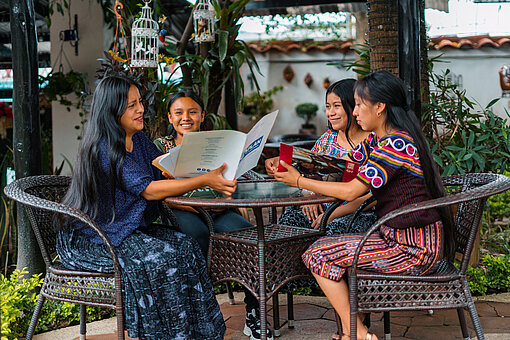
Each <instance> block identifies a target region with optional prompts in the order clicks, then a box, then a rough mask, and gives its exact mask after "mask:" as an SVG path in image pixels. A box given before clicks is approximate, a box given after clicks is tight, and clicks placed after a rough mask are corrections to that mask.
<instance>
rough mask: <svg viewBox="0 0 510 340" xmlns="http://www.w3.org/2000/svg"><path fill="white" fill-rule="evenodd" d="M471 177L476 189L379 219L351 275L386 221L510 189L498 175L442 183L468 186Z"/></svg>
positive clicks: (460, 177)
mask: <svg viewBox="0 0 510 340" xmlns="http://www.w3.org/2000/svg"><path fill="white" fill-rule="evenodd" d="M470 175H471V176H473V177H474V180H473V181H472V182H471V183H469V184H470V185H479V186H478V187H473V188H471V189H469V190H466V191H463V192H460V193H456V194H453V195H447V196H444V197H440V198H435V199H431V200H428V201H424V202H420V203H414V204H409V205H406V206H404V207H402V208H399V209H396V210H393V211H391V212H389V213H387V214H386V215H384V216H383V217H381V218H380V219H379V220H377V222H376V223H375V224H374V225H373V226H372V227H370V229H369V230H368V231H367V232H366V233H365V235H364V236H363V238H362V239H361V241H360V243H359V244H358V247H357V248H356V252H355V253H354V258H353V261H352V268H351V272H350V273H351V275H352V276H355V275H356V271H357V265H358V259H359V255H360V253H361V250H362V249H363V246H364V245H365V242H366V241H367V239H368V237H369V236H370V235H371V234H373V233H374V232H375V231H376V230H378V229H379V228H380V227H381V225H383V224H384V223H386V222H387V221H389V220H391V219H393V218H395V217H398V216H402V215H404V214H408V213H411V212H416V211H420V210H427V209H432V208H440V207H445V206H449V205H452V204H458V203H463V202H468V201H473V200H478V199H485V198H487V197H489V196H492V195H496V194H499V193H502V192H504V191H506V190H508V189H510V178H509V177H507V176H504V175H499V174H488V173H484V174H467V175H457V176H449V177H445V178H443V183H445V184H448V185H464V184H468V181H467V180H466V179H465V178H466V176H470Z"/></svg>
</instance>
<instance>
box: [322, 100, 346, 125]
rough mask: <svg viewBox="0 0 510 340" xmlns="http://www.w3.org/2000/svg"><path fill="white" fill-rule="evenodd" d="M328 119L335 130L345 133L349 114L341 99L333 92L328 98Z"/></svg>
mask: <svg viewBox="0 0 510 340" xmlns="http://www.w3.org/2000/svg"><path fill="white" fill-rule="evenodd" d="M326 117H327V118H328V120H329V122H330V123H331V126H332V127H333V129H334V130H337V131H341V132H345V129H346V128H347V112H345V109H344V107H343V105H342V100H341V99H340V97H339V96H338V95H336V94H335V93H333V92H331V93H329V94H328V95H327V97H326Z"/></svg>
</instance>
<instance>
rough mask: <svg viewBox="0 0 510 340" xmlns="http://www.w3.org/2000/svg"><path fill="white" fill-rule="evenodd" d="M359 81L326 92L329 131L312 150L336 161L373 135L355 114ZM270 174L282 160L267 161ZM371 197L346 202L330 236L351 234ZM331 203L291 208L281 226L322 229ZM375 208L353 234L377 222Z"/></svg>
mask: <svg viewBox="0 0 510 340" xmlns="http://www.w3.org/2000/svg"><path fill="white" fill-rule="evenodd" d="M355 82H356V80H355V79H351V78H347V79H342V80H339V81H337V82H334V83H333V84H331V85H330V86H329V87H328V89H327V90H326V96H325V97H326V98H325V99H326V117H327V118H328V130H327V131H326V132H324V134H322V136H321V137H320V138H319V139H318V140H317V141H316V142H315V145H314V146H313V148H312V151H314V152H317V153H319V154H322V155H327V156H331V157H335V158H346V157H348V156H347V155H348V154H349V151H350V150H351V149H353V148H355V147H356V146H357V145H359V144H360V143H361V142H362V141H363V140H364V139H365V138H367V137H368V135H369V132H367V131H363V130H362V129H361V127H360V126H359V125H358V123H357V122H356V119H355V118H354V116H353V115H352V112H353V110H354V83H355ZM265 165H266V172H267V173H268V174H269V175H270V176H273V174H274V173H275V172H276V169H277V167H278V166H277V165H278V157H275V158H270V159H267V160H266V163H265ZM368 197H370V194H368V195H365V196H363V197H360V198H358V199H356V200H354V201H352V202H345V204H343V205H341V206H340V207H338V208H337V209H335V210H334V211H333V212H332V213H331V215H330V216H329V219H328V223H327V225H326V235H328V236H330V235H337V234H344V233H346V232H347V229H348V227H349V223H350V221H351V219H352V217H353V213H354V212H355V211H356V209H357V208H358V207H359V206H360V204H361V203H363V202H364V201H365V200H366V199H367V198H368ZM328 206H329V205H328V204H309V205H305V206H303V207H300V206H295V207H287V208H286V209H285V211H284V212H283V214H282V215H281V216H280V219H279V220H278V223H279V224H285V225H294V226H298V227H302V228H314V229H318V228H319V227H320V223H321V221H322V216H323V214H324V211H325V209H326V208H327V207H328ZM375 220H376V217H375V214H374V212H373V209H372V207H369V208H367V209H366V210H365V211H363V212H361V214H360V215H359V216H358V217H357V219H356V223H355V224H353V225H352V226H350V229H349V231H350V232H359V233H361V232H365V231H367V230H368V228H369V227H370V226H371V225H372V224H373V223H374V222H375Z"/></svg>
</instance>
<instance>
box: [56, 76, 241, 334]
mask: <svg viewBox="0 0 510 340" xmlns="http://www.w3.org/2000/svg"><path fill="white" fill-rule="evenodd" d="M143 113H144V107H143V105H142V103H141V97H140V93H139V91H138V85H137V84H136V83H135V82H133V81H132V80H131V79H127V78H122V77H117V76H109V77H106V78H104V79H102V80H101V82H100V83H99V84H98V86H97V88H96V90H95V92H94V96H93V98H92V106H91V111H90V118H89V121H88V123H87V127H86V130H85V134H84V137H83V139H82V141H81V143H80V146H79V149H78V157H77V161H76V165H75V168H74V169H75V171H74V176H73V179H72V182H71V185H70V187H69V190H68V192H67V194H66V196H65V197H64V199H63V203H64V204H66V205H69V206H71V207H73V208H77V209H80V210H82V211H84V212H86V213H87V214H89V215H90V216H91V217H92V218H93V219H94V220H95V221H96V222H97V223H98V224H99V226H100V227H101V228H102V229H103V231H104V232H105V233H106V235H107V236H108V238H109V239H110V240H111V242H112V243H113V245H114V246H115V248H116V253H117V255H118V258H119V262H120V266H121V268H122V298H123V303H124V316H125V323H124V324H125V329H126V330H127V331H128V335H129V336H130V337H138V338H139V339H140V340H142V339H218V340H219V339H223V336H224V333H225V324H224V321H223V316H222V314H221V311H220V308H219V306H218V303H217V301H216V299H215V296H214V292H213V287H212V285H211V282H210V278H209V275H208V273H207V266H206V263H205V260H204V257H203V256H202V254H201V251H200V249H199V246H198V244H197V243H196V242H195V241H194V240H193V239H192V238H190V237H189V236H187V235H185V234H183V233H178V232H175V231H173V230H171V229H169V228H165V226H163V225H156V224H153V222H154V221H155V220H156V219H157V218H158V216H159V211H158V207H157V201H158V200H162V199H163V198H165V197H168V196H176V195H182V194H184V193H185V192H188V191H190V190H193V189H197V188H200V187H203V186H206V185H208V186H210V187H212V188H214V189H215V190H218V191H220V192H222V193H223V194H225V195H231V194H232V193H233V192H234V191H235V188H236V181H229V180H226V179H225V178H223V176H222V172H223V170H224V169H225V165H223V166H221V167H220V168H218V169H215V170H213V171H211V172H209V173H207V174H204V175H200V176H197V177H194V178H187V179H181V180H175V179H172V180H169V179H161V173H160V171H159V170H157V169H156V168H154V167H153V166H152V165H151V162H152V160H153V159H154V158H155V157H157V156H159V155H160V154H161V153H160V152H159V150H158V149H157V148H156V147H155V146H154V144H153V143H152V142H151V141H150V140H149V139H148V138H147V137H146V136H145V135H144V133H143V132H142V131H141V130H142V129H143V125H144V124H143ZM57 253H58V255H59V257H60V260H61V261H62V263H63V264H64V265H65V266H66V267H68V268H70V269H74V270H90V271H98V272H113V263H112V259H111V256H110V254H109V252H108V250H107V248H106V246H105V245H104V243H103V242H102V240H101V239H100V238H99V236H98V235H97V234H95V233H94V232H93V231H92V230H91V229H88V228H83V226H82V225H80V224H78V223H71V222H67V223H65V224H64V227H62V230H61V231H60V232H59V233H58V236H57Z"/></svg>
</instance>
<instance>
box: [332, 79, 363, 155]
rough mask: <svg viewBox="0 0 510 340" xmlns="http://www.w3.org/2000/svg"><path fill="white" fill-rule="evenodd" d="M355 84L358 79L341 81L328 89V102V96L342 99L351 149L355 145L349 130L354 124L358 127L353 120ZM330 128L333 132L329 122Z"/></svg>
mask: <svg viewBox="0 0 510 340" xmlns="http://www.w3.org/2000/svg"><path fill="white" fill-rule="evenodd" d="M354 83H356V79H352V78H348V79H343V80H339V81H337V82H334V83H333V84H331V85H330V86H329V87H328V89H327V90H326V100H328V94H330V93H334V94H336V95H337V96H338V97H340V100H341V101H342V106H343V108H344V110H345V113H346V114H347V127H346V128H345V131H344V133H345V138H346V139H347V141H348V142H349V144H350V145H351V147H353V148H354V146H355V145H354V144H353V142H352V140H351V138H350V137H349V129H350V128H351V125H352V124H355V125H358V123H357V122H356V120H355V119H353V118H352V111H353V110H354V105H355V103H354ZM328 128H329V129H330V130H333V125H331V122H330V121H329V120H328ZM358 128H360V127H359V125H358ZM360 129H361V128H360Z"/></svg>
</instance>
